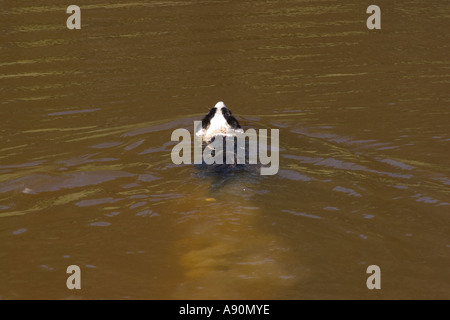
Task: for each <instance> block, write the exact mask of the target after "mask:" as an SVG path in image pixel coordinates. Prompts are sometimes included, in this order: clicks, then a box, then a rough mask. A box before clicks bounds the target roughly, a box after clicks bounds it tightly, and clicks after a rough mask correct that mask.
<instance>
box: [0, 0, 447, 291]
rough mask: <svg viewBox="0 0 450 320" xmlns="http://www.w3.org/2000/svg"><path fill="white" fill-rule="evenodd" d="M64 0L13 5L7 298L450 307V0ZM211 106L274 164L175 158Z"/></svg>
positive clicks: (4, 236)
mask: <svg viewBox="0 0 450 320" xmlns="http://www.w3.org/2000/svg"><path fill="white" fill-rule="evenodd" d="M69 4H74V3H72V2H70V3H62V2H61V1H60V2H58V3H55V1H50V0H42V1H31V0H21V1H18V0H8V1H6V0H2V1H0V9H1V10H0V27H1V36H0V92H1V100H0V104H1V106H0V117H1V127H0V139H1V144H0V299H25V298H43V299H54V298H56V299H77V298H83V299H93V298H95V299H109V298H113V299H126V298H138V299H180V298H181V299H198V298H218V299H229V298H233V299H322V298H324V299H331V298H339V299H340V298H364V299H366V298H367V299H370V298H383V299H400V298H414V299H415V298H430V299H431V298H441V299H442V298H444V299H449V298H450V281H449V280H450V273H449V266H450V236H449V222H450V218H449V209H450V196H449V191H450V169H449V162H450V157H449V156H450V153H449V142H450V131H449V120H450V117H449V102H450V94H449V92H450V91H449V83H450V79H449V74H450V73H449V70H450V63H449V43H450V41H449V40H450V38H449V34H448V32H447V31H448V29H449V26H450V24H449V12H450V3H449V2H448V1H441V0H439V1H435V0H427V1H425V0H423V1H419V0H416V1H395V4H394V3H393V1H384V0H382V1H377V3H376V4H377V5H379V6H380V7H381V10H382V29H381V30H374V31H369V30H368V29H367V28H366V19H367V17H368V15H367V14H366V8H367V6H368V4H366V3H363V2H361V1H331V0H330V1H314V0H297V1H208V0H205V1H141V0H135V1H130V2H126V1H122V2H119V3H112V2H111V1H109V2H108V1H98V0H91V1H84V0H79V1H76V4H77V5H79V6H80V7H81V12H82V29H81V30H73V31H70V30H68V29H67V28H66V19H67V17H68V16H69V15H68V14H66V12H65V11H66V8H67V6H68V5H69ZM219 100H223V101H225V103H226V104H227V105H228V107H229V108H230V109H231V110H232V111H233V112H234V114H236V115H237V116H238V119H239V120H240V121H241V123H242V124H243V125H244V126H245V127H247V128H248V127H253V128H257V129H260V128H273V129H279V130H280V145H281V146H280V147H281V151H280V163H281V167H280V171H279V173H278V174H277V175H275V176H260V175H258V174H253V173H251V172H235V173H234V174H227V175H222V176H221V175H211V174H207V172H204V171H201V170H198V169H196V168H195V167H193V166H191V165H182V166H176V165H174V164H173V163H172V162H171V158H170V151H171V149H172V147H173V145H174V143H172V142H170V135H171V133H172V131H173V130H174V129H176V128H188V129H190V130H191V131H192V125H193V121H194V120H199V119H200V118H201V117H202V116H203V115H204V114H205V113H206V112H207V110H208V108H210V107H212V106H213V105H214V104H215V103H216V102H217V101H219ZM72 264H74V265H78V266H80V268H81V272H82V273H81V279H82V289H81V290H78V291H77V290H74V291H71V290H68V289H67V287H66V279H67V277H68V275H67V274H66V268H67V267H68V266H69V265H72ZM371 264H375V265H378V266H380V268H381V286H382V289H381V290H378V291H377V290H374V291H370V290H368V289H367V287H366V280H367V277H368V275H367V274H366V268H367V267H368V266H369V265H371Z"/></svg>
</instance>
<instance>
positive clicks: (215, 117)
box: [196, 101, 244, 142]
mask: <svg viewBox="0 0 450 320" xmlns="http://www.w3.org/2000/svg"><path fill="white" fill-rule="evenodd" d="M235 132H241V133H242V132H244V131H243V130H242V128H241V126H240V125H239V122H238V121H237V120H236V118H235V117H234V116H233V114H232V113H231V111H230V110H229V109H228V108H227V106H226V105H225V104H224V103H223V102H222V101H220V102H217V103H216V105H215V106H214V107H213V108H211V110H209V112H208V114H207V115H206V116H205V117H204V118H203V119H202V126H201V128H198V129H197V132H196V134H197V136H202V139H203V141H205V142H210V141H211V140H212V139H213V138H214V137H215V136H217V135H222V136H226V135H232V134H233V133H235Z"/></svg>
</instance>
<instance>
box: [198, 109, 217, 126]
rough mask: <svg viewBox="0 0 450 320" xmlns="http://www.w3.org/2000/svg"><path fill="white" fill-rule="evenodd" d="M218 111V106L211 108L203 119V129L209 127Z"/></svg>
mask: <svg viewBox="0 0 450 320" xmlns="http://www.w3.org/2000/svg"><path fill="white" fill-rule="evenodd" d="M216 111H217V109H216V108H212V109H211V110H209V112H208V114H207V115H206V116H205V117H204V118H203V119H202V128H203V129H206V128H208V125H209V123H210V122H211V119H212V118H213V117H214V115H215V114H216Z"/></svg>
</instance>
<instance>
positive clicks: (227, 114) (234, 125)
mask: <svg viewBox="0 0 450 320" xmlns="http://www.w3.org/2000/svg"><path fill="white" fill-rule="evenodd" d="M222 114H223V117H224V118H225V120H227V122H228V124H229V125H230V127H231V128H232V129H241V126H240V124H239V122H238V121H237V120H236V118H235V117H234V116H233V114H232V113H231V111H230V110H228V109H227V108H222Z"/></svg>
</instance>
